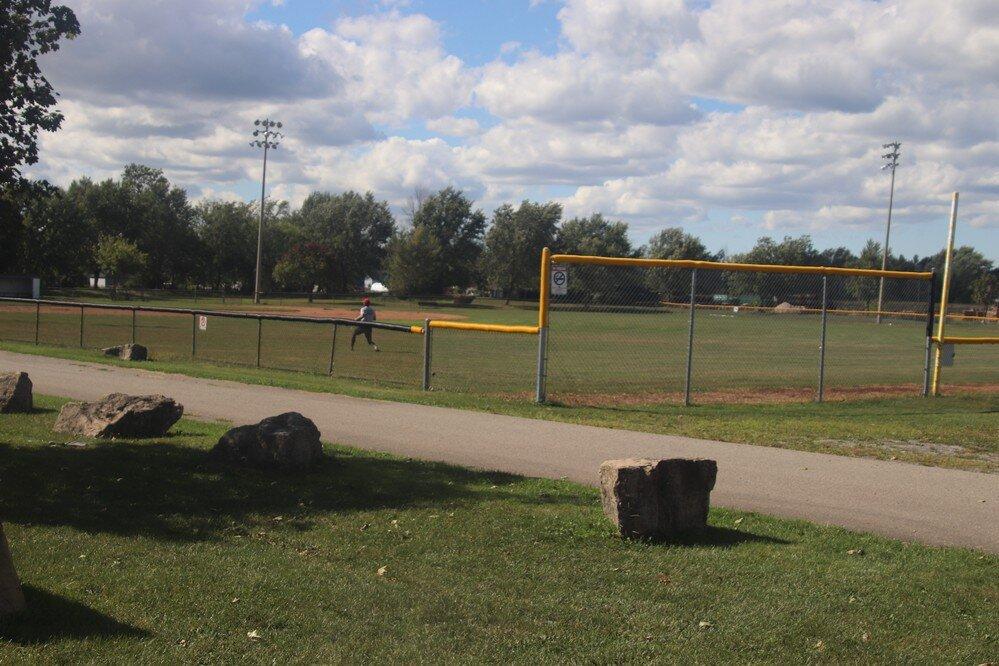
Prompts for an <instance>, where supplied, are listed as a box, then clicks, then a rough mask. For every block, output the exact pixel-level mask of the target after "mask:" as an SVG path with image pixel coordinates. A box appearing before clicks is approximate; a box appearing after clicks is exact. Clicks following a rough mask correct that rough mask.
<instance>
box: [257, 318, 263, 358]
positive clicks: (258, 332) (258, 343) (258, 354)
mask: <svg viewBox="0 0 999 666" xmlns="http://www.w3.org/2000/svg"><path fill="white" fill-rule="evenodd" d="M263 323H264V320H263V318H262V317H257V367H258V368H259V367H260V338H261V336H262V334H263V331H262V330H261V329H262V328H263Z"/></svg>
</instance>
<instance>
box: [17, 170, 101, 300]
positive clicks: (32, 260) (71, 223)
mask: <svg viewBox="0 0 999 666" xmlns="http://www.w3.org/2000/svg"><path fill="white" fill-rule="evenodd" d="M0 238H2V242H0V272H13V273H25V274H29V275H34V276H37V277H40V278H42V280H43V281H44V283H45V284H53V285H73V284H79V283H81V282H83V280H84V278H85V276H86V275H87V273H88V271H89V270H90V268H91V266H90V264H91V262H90V257H89V255H90V251H91V249H92V245H93V237H92V235H91V233H90V227H89V226H88V225H86V224H85V223H84V222H83V220H82V219H81V217H80V215H79V212H78V211H77V209H76V207H75V206H74V205H73V202H72V200H70V199H69V197H68V196H67V195H66V193H65V192H64V191H63V190H61V189H59V188H58V187H53V186H52V185H49V184H48V183H45V182H42V181H37V182H33V181H28V180H20V181H17V182H14V183H10V184H7V185H5V186H0Z"/></svg>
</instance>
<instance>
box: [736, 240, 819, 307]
mask: <svg viewBox="0 0 999 666" xmlns="http://www.w3.org/2000/svg"><path fill="white" fill-rule="evenodd" d="M732 261H733V262H734V263H741V264H783V265H787V266H817V265H819V264H820V263H821V255H820V254H819V252H818V251H817V250H816V249H815V247H814V246H813V245H812V238H811V236H808V235H805V236H799V237H797V238H792V237H791V236H785V237H784V239H783V240H782V241H781V242H779V243H778V242H776V241H775V240H774V239H773V238H770V237H769V236H764V237H763V238H760V239H759V240H758V241H756V245H754V246H753V249H752V250H750V251H749V252H746V253H744V254H739V255H735V256H733V257H732ZM728 289H729V291H730V292H731V293H732V294H734V295H737V296H740V297H741V298H742V299H743V301H744V302H748V303H754V302H756V301H757V300H758V302H759V304H761V305H764V306H772V305H777V304H778V303H782V302H785V301H788V302H794V303H795V304H802V305H813V306H814V305H815V303H816V301H817V299H818V298H819V296H818V294H819V293H821V279H820V278H818V277H816V276H814V275H795V274H784V273H753V272H745V273H744V272H733V273H731V274H730V275H729V276H728Z"/></svg>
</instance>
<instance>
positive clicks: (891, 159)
mask: <svg viewBox="0 0 999 666" xmlns="http://www.w3.org/2000/svg"><path fill="white" fill-rule="evenodd" d="M881 147H882V148H887V149H888V152H887V153H885V154H884V155H882V156H881V157H882V159H884V161H885V163H884V165H883V166H882V167H881V170H882V171H884V170H885V169H891V188H890V189H889V194H888V224H887V225H886V226H885V245H884V248H883V251H882V254H881V270H883V271H884V270H888V240H889V238H891V209H892V204H893V203H894V202H895V169H896V168H897V167H898V157H899V155H901V154H902V151H901V149H902V144H901V143H900V142H898V141H891V142H889V143H886V144H883V145H882V146H881ZM884 297H885V278H884V276H881V283H880V285H878V317H877V323H879V324H880V323H881V306H882V304H883V302H884Z"/></svg>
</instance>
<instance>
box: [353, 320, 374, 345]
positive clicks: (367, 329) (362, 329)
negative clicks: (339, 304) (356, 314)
mask: <svg viewBox="0 0 999 666" xmlns="http://www.w3.org/2000/svg"><path fill="white" fill-rule="evenodd" d="M372 328H373V327H371V326H365V325H364V324H361V325H359V326H356V327H354V334H353V335H352V336H350V342H351V344H353V343H354V340H356V339H357V336H359V335H363V336H364V339H365V340H367V341H368V344H369V345H373V344H375V343H374V342H373V341H372V340H371V330H372Z"/></svg>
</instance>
